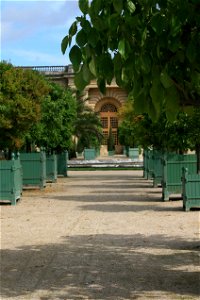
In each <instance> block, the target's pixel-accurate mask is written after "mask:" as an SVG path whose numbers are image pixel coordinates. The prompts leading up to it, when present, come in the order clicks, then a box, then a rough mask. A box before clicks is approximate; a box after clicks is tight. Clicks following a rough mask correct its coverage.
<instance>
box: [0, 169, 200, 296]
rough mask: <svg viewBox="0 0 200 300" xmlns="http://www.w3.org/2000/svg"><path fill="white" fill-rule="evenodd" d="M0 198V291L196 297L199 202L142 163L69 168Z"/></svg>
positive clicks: (198, 286) (7, 293)
mask: <svg viewBox="0 0 200 300" xmlns="http://www.w3.org/2000/svg"><path fill="white" fill-rule="evenodd" d="M68 175H69V176H68V177H67V178H58V181H57V183H53V184H48V185H47V187H46V188H45V189H43V190H33V189H32V190H24V191H23V195H22V199H21V200H20V201H19V202H18V203H17V205H16V206H11V205H10V204H5V203H4V204H1V207H0V209H1V272H2V273H1V299H2V300H8V299H9V300H11V299H16V300H28V299H30V300H38V299H41V300H58V299H59V300H60V299H64V300H78V299H90V300H95V299H98V300H107V299H109V300H125V299H140V300H141V299H159V300H165V299H171V300H178V299H184V300H189V299H199V296H200V294H199V292H200V273H199V262H200V260H199V256H198V254H199V251H198V250H199V249H200V248H199V216H200V215H199V210H197V209H194V210H191V211H190V212H185V211H183V209H182V200H180V199H179V200H178V199H173V200H172V201H169V202H162V201H161V188H160V187H158V188H153V186H152V181H151V180H149V181H147V180H145V179H144V178H142V171H131V170H130V171H120V170H116V171H69V173H68Z"/></svg>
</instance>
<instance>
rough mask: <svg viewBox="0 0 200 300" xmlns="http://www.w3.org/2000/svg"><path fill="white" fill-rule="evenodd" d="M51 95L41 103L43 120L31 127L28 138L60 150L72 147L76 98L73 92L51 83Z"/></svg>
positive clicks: (48, 147)
mask: <svg viewBox="0 0 200 300" xmlns="http://www.w3.org/2000/svg"><path fill="white" fill-rule="evenodd" d="M49 87H50V92H49V95H48V96H47V97H46V98H45V99H44V100H43V102H42V104H41V120H40V122H38V123H37V124H35V125H34V126H33V127H32V128H31V132H30V133H29V136H27V140H29V141H31V142H32V143H35V144H37V145H38V146H43V147H45V148H46V149H51V150H57V151H58V152H60V151H62V150H64V149H69V148H70V147H72V134H73V129H74V127H73V126H74V121H75V119H76V99H75V97H74V96H73V95H72V92H71V91H70V90H68V89H65V88H63V87H61V86H60V85H58V84H55V83H49Z"/></svg>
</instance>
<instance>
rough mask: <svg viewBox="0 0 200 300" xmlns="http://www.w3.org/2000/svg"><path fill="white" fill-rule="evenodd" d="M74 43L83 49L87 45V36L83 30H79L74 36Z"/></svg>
mask: <svg viewBox="0 0 200 300" xmlns="http://www.w3.org/2000/svg"><path fill="white" fill-rule="evenodd" d="M76 42H77V44H78V45H79V47H83V46H84V45H85V44H86V43H87V35H86V33H85V31H84V30H83V29H81V30H80V31H79V32H78V33H77V35H76Z"/></svg>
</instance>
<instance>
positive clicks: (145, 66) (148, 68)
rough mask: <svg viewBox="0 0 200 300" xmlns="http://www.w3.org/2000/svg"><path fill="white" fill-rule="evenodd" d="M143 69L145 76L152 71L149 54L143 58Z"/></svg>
mask: <svg viewBox="0 0 200 300" xmlns="http://www.w3.org/2000/svg"><path fill="white" fill-rule="evenodd" d="M140 58H141V69H142V71H143V72H144V73H145V74H148V73H149V72H150V71H151V58H150V56H149V55H148V54H146V53H145V54H144V55H142V56H141V57H140Z"/></svg>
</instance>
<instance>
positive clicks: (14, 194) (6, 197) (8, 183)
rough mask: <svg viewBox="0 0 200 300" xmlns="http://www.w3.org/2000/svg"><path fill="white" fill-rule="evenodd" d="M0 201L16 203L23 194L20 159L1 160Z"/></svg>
mask: <svg viewBox="0 0 200 300" xmlns="http://www.w3.org/2000/svg"><path fill="white" fill-rule="evenodd" d="M0 179H1V180H0V201H10V202H11V204H12V205H16V202H17V200H18V199H20V197H21V194H22V166H21V163H20V160H19V159H16V160H3V161H0Z"/></svg>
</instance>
